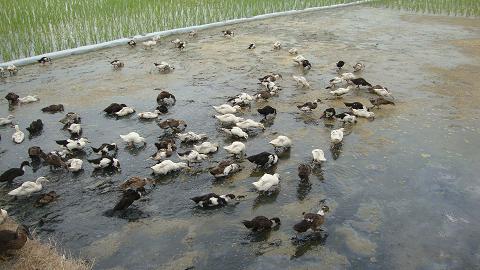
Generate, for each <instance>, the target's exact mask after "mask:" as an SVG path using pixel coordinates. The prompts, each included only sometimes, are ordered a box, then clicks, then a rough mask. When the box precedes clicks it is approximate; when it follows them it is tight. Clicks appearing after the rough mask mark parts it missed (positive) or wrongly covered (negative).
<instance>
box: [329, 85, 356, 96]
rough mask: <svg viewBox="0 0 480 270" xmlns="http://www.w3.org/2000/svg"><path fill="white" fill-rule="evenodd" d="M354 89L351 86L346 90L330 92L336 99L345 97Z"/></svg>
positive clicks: (339, 89) (340, 89)
mask: <svg viewBox="0 0 480 270" xmlns="http://www.w3.org/2000/svg"><path fill="white" fill-rule="evenodd" d="M352 89H353V86H352V85H349V86H347V87H345V88H338V89H335V90H332V91H330V94H332V95H334V96H335V97H342V96H343V95H345V94H347V93H348V92H350V90H352Z"/></svg>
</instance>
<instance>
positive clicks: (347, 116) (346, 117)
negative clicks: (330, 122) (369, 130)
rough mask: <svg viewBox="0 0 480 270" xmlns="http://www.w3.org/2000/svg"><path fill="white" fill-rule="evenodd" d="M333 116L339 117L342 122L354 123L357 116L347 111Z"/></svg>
mask: <svg viewBox="0 0 480 270" xmlns="http://www.w3.org/2000/svg"><path fill="white" fill-rule="evenodd" d="M335 118H337V119H340V120H341V121H342V122H344V123H350V124H354V123H356V122H357V117H356V116H355V115H353V114H352V113H349V112H343V113H339V114H336V115H335Z"/></svg>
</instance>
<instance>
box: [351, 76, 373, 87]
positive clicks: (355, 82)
mask: <svg viewBox="0 0 480 270" xmlns="http://www.w3.org/2000/svg"><path fill="white" fill-rule="evenodd" d="M348 83H349V84H352V85H356V86H357V88H360V86H370V87H372V85H371V84H370V83H369V82H367V81H366V80H365V79H364V78H357V79H349V80H348Z"/></svg>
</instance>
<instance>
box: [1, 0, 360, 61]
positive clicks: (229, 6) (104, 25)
mask: <svg viewBox="0 0 480 270" xmlns="http://www.w3.org/2000/svg"><path fill="white" fill-rule="evenodd" d="M354 1H355V0H282V1H278V0H41V1H40V0H34V1H32V0H15V1H11V0H0V36H1V37H2V42H1V43H0V55H1V58H2V59H3V61H9V60H12V59H18V58H22V57H26V56H32V55H38V54H42V53H46V52H51V51H57V50H63V49H68V48H75V47H78V46H82V45H87V44H95V43H100V42H104V41H109V40H113V39H117V38H121V37H129V36H134V35H138V34H145V33H151V32H157V31H162V30H167V29H175V28H180V27H186V26H192V25H200V24H206V23H211V22H217V21H223V20H228V19H235V18H243V17H252V16H255V15H259V14H265V13H271V12H278V11H285V10H294V9H305V8H309V7H316V6H326V5H333V4H338V3H349V2H354Z"/></svg>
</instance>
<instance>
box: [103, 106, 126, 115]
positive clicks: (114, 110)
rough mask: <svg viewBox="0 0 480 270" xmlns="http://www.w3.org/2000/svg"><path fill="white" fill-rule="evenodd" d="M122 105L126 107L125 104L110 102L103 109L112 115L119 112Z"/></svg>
mask: <svg viewBox="0 0 480 270" xmlns="http://www.w3.org/2000/svg"><path fill="white" fill-rule="evenodd" d="M123 107H127V105H125V104H118V103H112V104H110V105H109V106H108V107H107V108H105V109H103V111H104V112H106V113H107V114H109V115H114V114H115V113H117V112H119V111H120V110H121V109H122V108H123Z"/></svg>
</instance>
